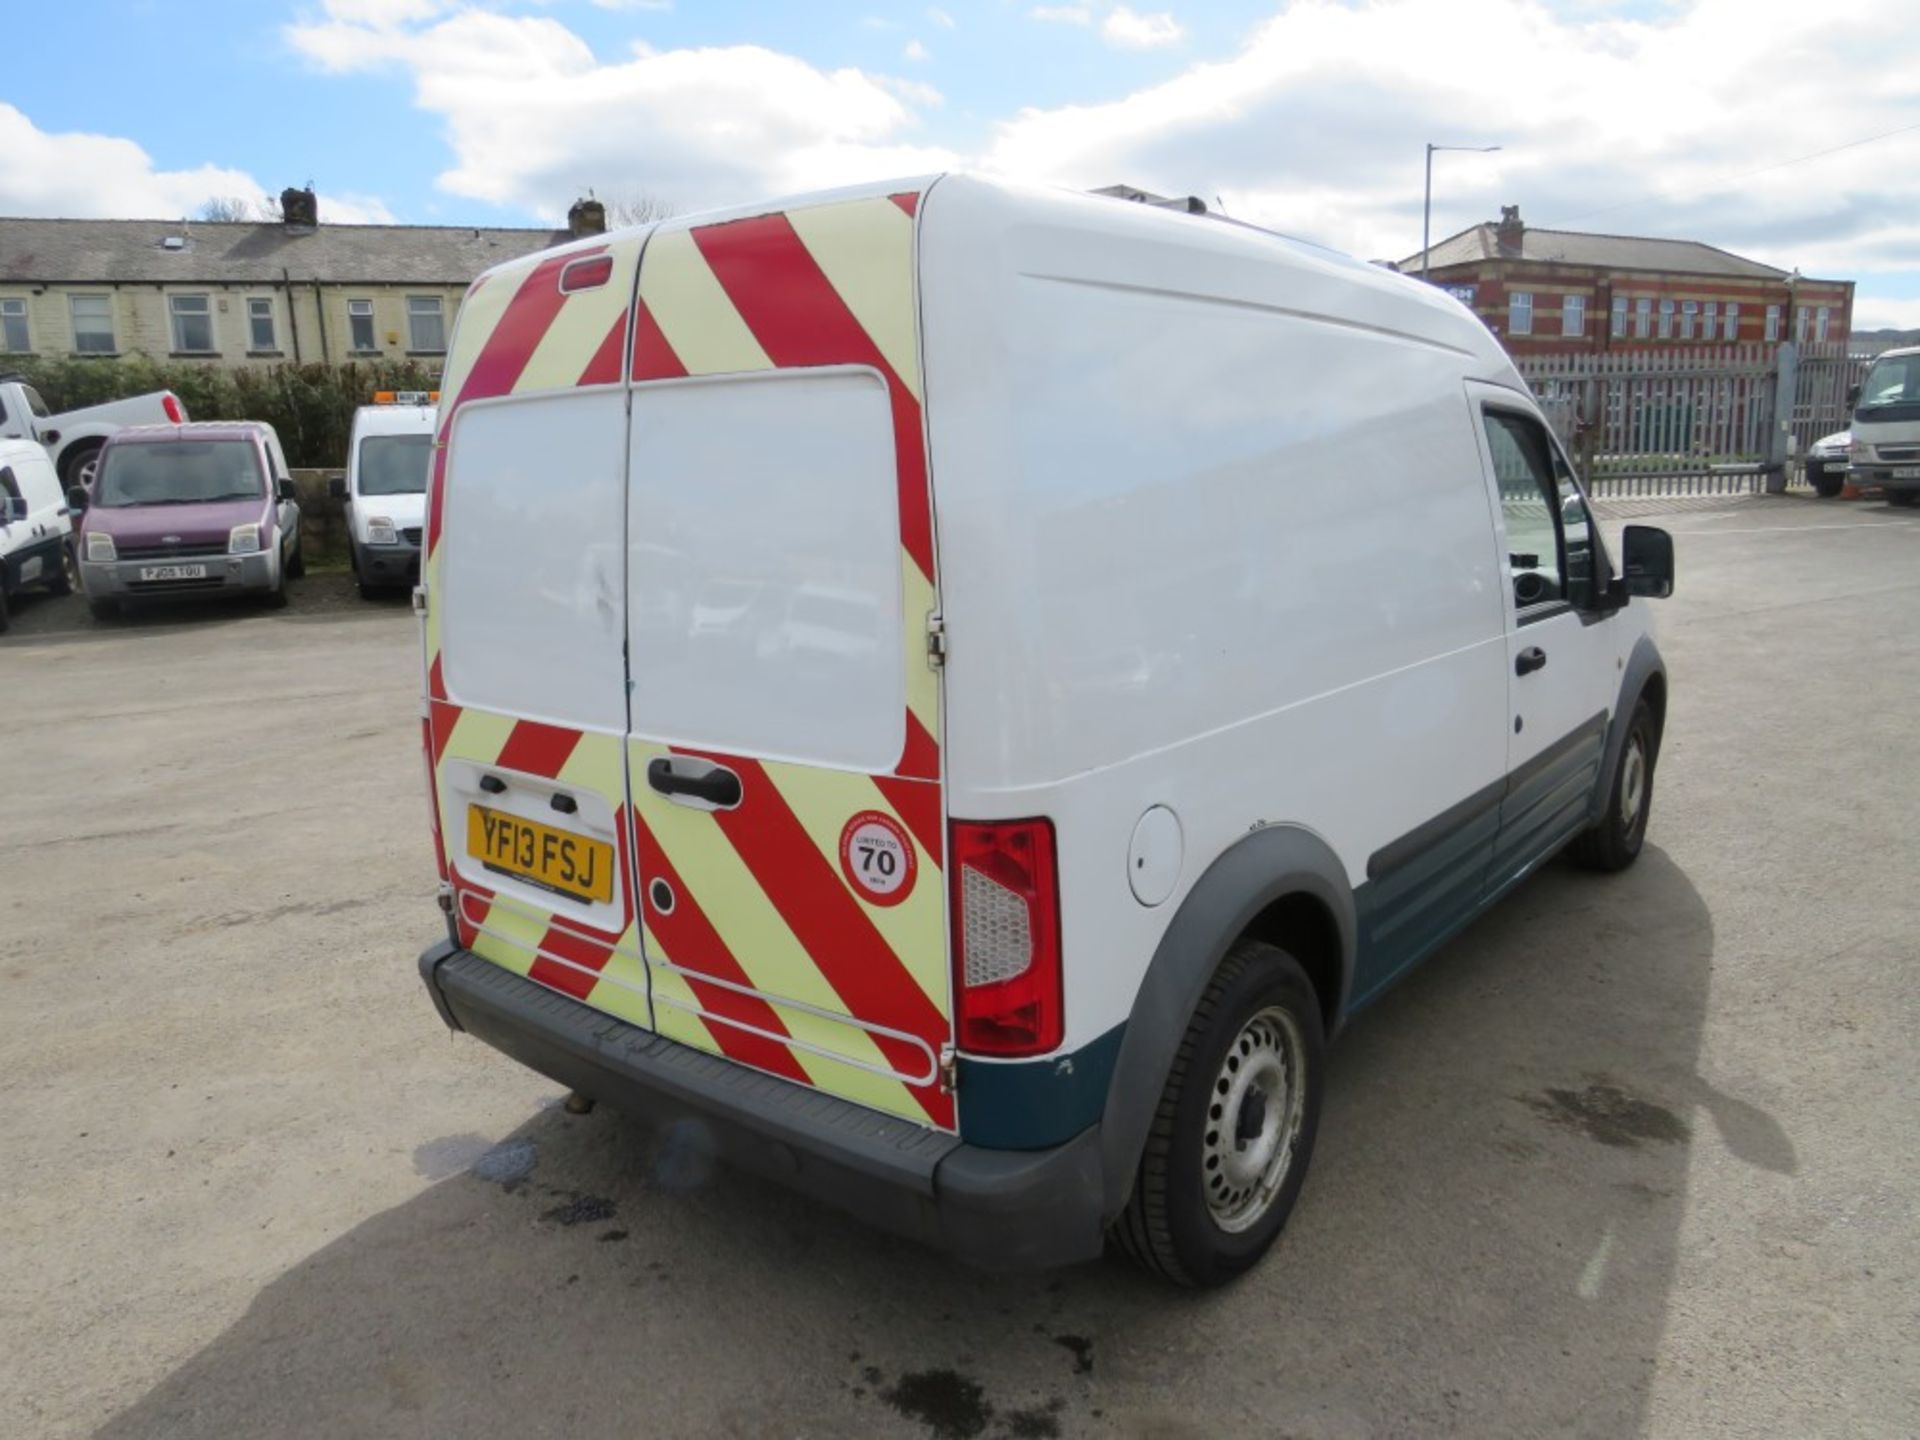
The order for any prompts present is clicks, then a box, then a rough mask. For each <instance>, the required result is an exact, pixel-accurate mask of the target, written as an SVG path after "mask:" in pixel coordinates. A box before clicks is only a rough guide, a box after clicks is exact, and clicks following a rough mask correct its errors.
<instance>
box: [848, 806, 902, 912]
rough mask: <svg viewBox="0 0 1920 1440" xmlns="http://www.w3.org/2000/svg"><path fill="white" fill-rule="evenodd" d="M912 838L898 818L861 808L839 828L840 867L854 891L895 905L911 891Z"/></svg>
mask: <svg viewBox="0 0 1920 1440" xmlns="http://www.w3.org/2000/svg"><path fill="white" fill-rule="evenodd" d="M918 869H919V862H918V861H916V860H915V859H914V854H913V841H912V840H910V839H908V838H907V832H906V831H905V830H903V829H901V828H900V822H899V821H897V820H895V819H894V818H893V817H892V816H891V815H882V814H881V813H880V812H879V811H878V810H862V811H861V812H860V813H859V814H857V815H855V816H854V817H853V818H852V819H851V820H849V821H847V823H846V827H845V828H844V829H842V830H841V832H840V870H841V873H842V874H844V875H845V876H846V877H847V883H848V884H849V885H851V886H853V888H854V891H855V893H857V894H858V895H859V896H860V897H861V898H862V899H864V900H867V901H869V902H870V903H872V904H875V905H898V904H899V903H900V902H901V901H902V900H904V899H906V898H907V896H909V895H911V894H912V893H913V882H914V878H915V872H916V871H917V870H918Z"/></svg>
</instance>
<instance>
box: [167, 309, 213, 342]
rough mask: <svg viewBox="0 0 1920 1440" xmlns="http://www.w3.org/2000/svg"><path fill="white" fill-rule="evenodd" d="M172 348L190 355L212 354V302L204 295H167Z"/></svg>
mask: <svg viewBox="0 0 1920 1440" xmlns="http://www.w3.org/2000/svg"><path fill="white" fill-rule="evenodd" d="M167 309H168V310H169V311H171V312H172V314H173V348H174V349H175V350H176V351H180V352H184V353H186V354H191V355H209V354H211V353H213V302H212V300H211V299H209V298H208V297H207V296H205V295H169V296H168V297H167Z"/></svg>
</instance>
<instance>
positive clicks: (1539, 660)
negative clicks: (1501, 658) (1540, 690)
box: [1513, 645, 1547, 675]
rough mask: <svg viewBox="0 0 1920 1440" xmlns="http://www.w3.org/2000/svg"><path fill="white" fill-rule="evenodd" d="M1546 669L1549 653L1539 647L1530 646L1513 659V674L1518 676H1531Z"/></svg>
mask: <svg viewBox="0 0 1920 1440" xmlns="http://www.w3.org/2000/svg"><path fill="white" fill-rule="evenodd" d="M1546 667H1547V652H1546V651H1544V650H1542V649H1541V648H1540V647H1539V646H1538V645H1529V646H1528V647H1527V648H1526V649H1524V650H1522V651H1521V652H1520V653H1519V654H1518V655H1516V656H1514V657H1513V673H1514V674H1516V675H1531V674H1532V673H1533V672H1534V671H1536V670H1544V669H1546Z"/></svg>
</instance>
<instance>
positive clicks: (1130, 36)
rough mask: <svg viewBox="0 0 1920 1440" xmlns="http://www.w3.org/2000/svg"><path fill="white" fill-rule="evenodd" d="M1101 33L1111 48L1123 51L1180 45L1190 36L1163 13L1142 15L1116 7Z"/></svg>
mask: <svg viewBox="0 0 1920 1440" xmlns="http://www.w3.org/2000/svg"><path fill="white" fill-rule="evenodd" d="M1100 33H1101V34H1102V35H1104V36H1105V37H1106V39H1107V43H1108V44H1110V45H1118V46H1119V47H1120V48H1121V49H1123V50H1154V49H1158V48H1159V47H1160V46H1162V45H1177V44H1179V43H1180V40H1181V39H1182V38H1183V37H1184V36H1185V35H1186V33H1187V32H1186V30H1185V29H1184V28H1183V27H1182V26H1181V24H1180V22H1179V21H1178V20H1176V19H1174V18H1173V16H1171V15H1169V14H1168V13H1167V12H1166V11H1164V10H1160V11H1156V12H1155V13H1153V14H1151V15H1142V14H1141V13H1140V12H1139V11H1137V10H1134V9H1131V8H1130V7H1128V6H1125V5H1116V6H1115V7H1114V8H1113V9H1112V11H1110V12H1109V13H1108V15H1107V18H1106V20H1105V21H1104V22H1102V24H1101V26H1100Z"/></svg>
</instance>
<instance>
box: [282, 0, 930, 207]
mask: <svg viewBox="0 0 1920 1440" xmlns="http://www.w3.org/2000/svg"><path fill="white" fill-rule="evenodd" d="M354 3H358V0H354ZM286 33H287V36H288V38H289V40H290V42H291V43H292V44H293V46H294V47H295V48H296V49H297V50H298V51H299V52H301V53H302V54H304V55H306V56H307V57H309V58H310V59H311V60H312V61H313V62H314V63H315V64H317V65H319V66H320V67H321V68H323V69H326V70H331V71H335V72H341V73H346V72H353V71H361V70H366V69H370V68H375V67H381V66H386V65H397V66H400V67H403V68H404V69H405V70H406V72H407V73H409V74H410V75H411V77H412V81H413V87H414V99H415V102H416V104H418V105H419V107H420V108H421V109H422V110H424V111H426V112H428V113H429V114H432V115H435V116H438V117H439V119H440V121H441V123H442V125H443V127H444V131H445V135H446V140H447V143H448V145H449V146H450V148H451V149H452V152H453V160H452V164H451V165H450V166H449V167H448V168H447V169H446V170H444V171H443V172H442V173H441V174H440V175H439V176H438V178H437V184H438V185H439V186H440V188H442V189H443V190H445V191H447V192H449V193H451V194H454V195H460V196H465V197H468V198H471V199H478V200H486V201H491V202H493V203H496V204H498V205H501V206H503V207H506V208H508V209H512V210H530V211H533V212H535V213H538V214H540V215H543V216H546V217H554V216H557V215H558V214H560V213H561V212H562V211H564V209H565V207H566V205H567V203H568V201H570V200H571V199H572V198H573V197H574V196H576V195H578V194H580V193H581V192H582V191H583V190H585V189H587V188H588V187H593V188H595V189H597V190H599V191H600V192H601V193H603V194H623V193H639V192H645V193H647V194H651V195H658V196H660V197H661V198H662V199H664V200H667V201H669V202H671V203H673V204H674V205H676V206H679V207H680V208H682V209H697V208H704V207H707V206H712V205H720V204H727V203H731V202H737V201H742V200H748V199H752V198H755V197H758V196H765V195H772V194H780V193H783V192H787V191H793V190H804V189H810V188H814V187H818V186H826V185H836V184H844V183H849V182H851V181H855V180H862V179H871V178H874V177H876V176H884V175H910V174H915V173H920V172H925V171H928V170H937V169H943V168H946V167H948V166H950V165H952V164H954V163H956V160H957V157H956V156H955V155H954V154H953V153H952V152H951V151H948V150H945V149H941V148H938V147H935V146H931V145H927V144H924V143H920V142H919V141H918V140H917V138H916V131H917V127H918V125H919V118H920V111H921V109H922V108H925V107H926V105H927V103H928V96H927V92H925V91H924V90H920V89H916V88H914V87H912V86H911V85H903V84H902V83H901V82H899V81H898V80H896V79H893V78H892V77H884V76H878V75H871V74H868V73H866V72H864V71H861V70H857V69H850V68H849V69H839V70H823V69H820V68H818V67H817V66H814V65H811V64H809V63H807V62H806V61H804V60H800V59H798V58H796V57H794V56H792V55H784V54H780V53H778V52H776V51H772V50H768V49H765V48H763V47H761V46H757V45H726V46H711V47H703V48H698V49H682V50H664V51H654V50H650V49H647V48H646V47H644V46H635V47H634V48H633V49H632V51H631V52H630V53H629V54H627V55H625V56H623V57H620V58H617V59H608V60H602V59H600V58H598V57H596V56H595V55H594V53H593V51H592V50H591V48H590V47H589V46H588V45H587V44H586V42H585V41H583V40H582V39H581V38H580V37H579V36H578V35H576V34H575V33H574V32H573V31H571V30H570V29H568V28H567V27H566V26H565V25H564V24H562V23H561V22H560V21H558V20H556V19H554V18H552V17H551V16H545V15H542V16H533V15H507V14H501V13H498V12H495V11H491V10H487V9H482V8H477V7H473V6H466V7H463V8H460V9H456V10H451V11H448V12H446V13H444V14H442V15H440V16H439V17H438V18H437V19H434V20H433V21H432V22H431V23H428V24H425V25H409V26H390V25H385V24H369V23H351V22H347V21H342V20H339V19H335V18H331V17H329V18H325V19H322V20H319V21H317V22H313V23H307V24H297V25H294V26H291V27H289V28H288V30H287V32H286ZM933 98H934V99H936V100H937V96H936V97H933Z"/></svg>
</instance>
